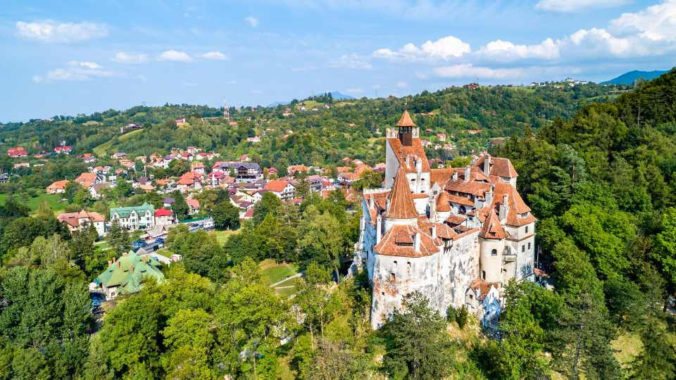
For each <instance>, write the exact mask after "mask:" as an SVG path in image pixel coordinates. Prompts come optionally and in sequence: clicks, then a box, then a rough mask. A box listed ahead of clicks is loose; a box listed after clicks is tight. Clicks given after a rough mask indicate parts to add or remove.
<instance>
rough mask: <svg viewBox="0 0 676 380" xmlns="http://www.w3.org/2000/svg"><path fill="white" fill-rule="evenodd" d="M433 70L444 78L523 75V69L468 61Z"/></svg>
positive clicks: (513, 76)
mask: <svg viewBox="0 0 676 380" xmlns="http://www.w3.org/2000/svg"><path fill="white" fill-rule="evenodd" d="M434 72H435V73H436V74H437V75H439V76H441V77H445V78H485V79H504V78H516V77H520V76H523V74H524V71H523V69H520V68H507V69H500V68H499V69H492V68H490V67H482V66H473V65H472V64H470V63H463V64H460V65H451V66H443V67H437V68H435V69H434Z"/></svg>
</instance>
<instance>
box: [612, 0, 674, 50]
mask: <svg viewBox="0 0 676 380" xmlns="http://www.w3.org/2000/svg"><path fill="white" fill-rule="evenodd" d="M609 29H610V30H611V31H612V32H614V33H616V34H619V35H626V34H637V35H638V36H639V37H640V38H643V39H646V40H649V41H653V42H663V41H671V42H673V41H675V40H676V0H667V1H664V2H663V3H660V4H656V5H652V6H650V7H648V8H646V9H644V10H642V11H639V12H636V13H624V14H622V15H621V16H620V17H618V18H616V19H615V20H612V21H611V22H610V27H609Z"/></svg>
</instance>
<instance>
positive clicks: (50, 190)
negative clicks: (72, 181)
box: [45, 179, 68, 194]
mask: <svg viewBox="0 0 676 380" xmlns="http://www.w3.org/2000/svg"><path fill="white" fill-rule="evenodd" d="M66 185H68V180H65V179H64V180H61V181H56V182H53V183H52V184H51V185H49V186H47V189H45V191H46V192H47V194H63V193H65V192H66Z"/></svg>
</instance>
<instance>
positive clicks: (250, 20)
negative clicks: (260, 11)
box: [244, 16, 259, 28]
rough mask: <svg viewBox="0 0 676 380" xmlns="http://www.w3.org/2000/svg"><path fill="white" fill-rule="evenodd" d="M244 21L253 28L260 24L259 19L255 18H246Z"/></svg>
mask: <svg viewBox="0 0 676 380" xmlns="http://www.w3.org/2000/svg"><path fill="white" fill-rule="evenodd" d="M244 21H246V23H247V24H249V26H250V27H252V28H255V27H257V26H258V23H259V22H258V19H257V18H255V17H253V16H249V17H245V18H244Z"/></svg>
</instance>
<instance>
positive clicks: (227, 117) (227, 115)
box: [223, 102, 230, 120]
mask: <svg viewBox="0 0 676 380" xmlns="http://www.w3.org/2000/svg"><path fill="white" fill-rule="evenodd" d="M223 118H224V119H225V120H230V108H228V104H227V103H225V102H223Z"/></svg>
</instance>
